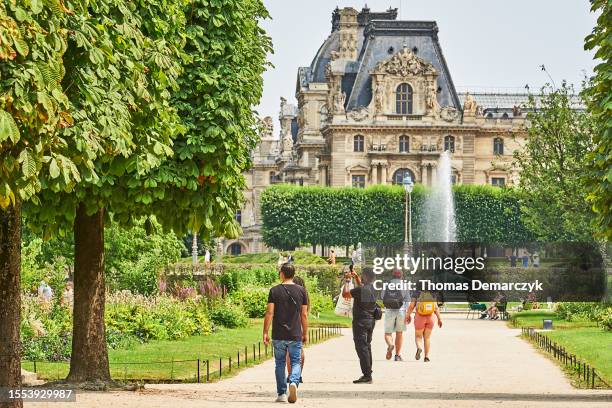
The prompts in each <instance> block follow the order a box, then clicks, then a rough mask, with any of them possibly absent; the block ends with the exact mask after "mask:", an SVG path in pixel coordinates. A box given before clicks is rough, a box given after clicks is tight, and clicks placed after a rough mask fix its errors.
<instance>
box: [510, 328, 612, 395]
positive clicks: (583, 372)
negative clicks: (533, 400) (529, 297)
mask: <svg viewBox="0 0 612 408" xmlns="http://www.w3.org/2000/svg"><path fill="white" fill-rule="evenodd" d="M521 331H522V335H523V337H527V338H529V340H531V341H532V342H534V343H535V344H536V345H537V346H538V347H539V348H540V349H542V350H544V351H546V352H547V353H549V354H550V355H552V357H553V358H555V359H556V360H557V361H559V362H560V363H561V364H563V365H564V366H565V367H566V368H567V369H568V370H570V371H572V372H574V373H575V374H576V375H577V376H578V381H579V383H580V384H583V385H585V386H586V387H587V388H611V387H610V384H608V383H607V382H606V381H605V380H604V379H603V378H601V376H600V374H599V373H598V372H597V371H596V370H595V367H592V366H591V365H590V364H589V363H587V362H585V361H583V360H581V359H580V358H579V357H578V356H576V355H575V354H573V353H570V352H568V351H567V350H566V349H565V347H563V346H561V345H559V344H557V343H556V342H554V341H552V340H551V339H550V338H549V337H548V336H546V335H545V334H543V333H542V332H539V331H536V330H535V329H534V328H532V327H522V328H521Z"/></svg>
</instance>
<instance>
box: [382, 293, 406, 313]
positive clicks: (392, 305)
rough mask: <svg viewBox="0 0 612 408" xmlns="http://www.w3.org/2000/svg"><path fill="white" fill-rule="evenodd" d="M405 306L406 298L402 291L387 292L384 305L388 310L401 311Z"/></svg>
mask: <svg viewBox="0 0 612 408" xmlns="http://www.w3.org/2000/svg"><path fill="white" fill-rule="evenodd" d="M403 304H404V296H403V295H402V291H401V290H397V289H396V290H385V296H383V305H385V307H386V308H387V309H401V308H402V305H403Z"/></svg>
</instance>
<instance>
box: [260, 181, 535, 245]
mask: <svg viewBox="0 0 612 408" xmlns="http://www.w3.org/2000/svg"><path fill="white" fill-rule="evenodd" d="M429 193H430V192H429V190H428V189H426V188H425V187H423V186H416V187H415V189H414V191H413V192H412V227H413V239H414V240H415V241H423V237H424V227H425V226H424V214H423V208H424V205H425V200H426V198H427V195H428V194H429ZM454 193H455V208H456V224H457V240H458V241H460V242H475V243H478V242H480V243H485V242H486V243H500V244H513V243H519V242H527V241H530V240H533V236H532V234H531V233H530V231H529V230H528V229H527V227H526V226H525V224H524V223H523V222H522V221H521V211H520V205H519V200H518V193H517V192H516V191H515V190H512V189H505V188H495V187H491V186H467V185H462V186H455V187H454ZM261 213H262V218H263V239H264V241H265V243H266V244H267V245H268V246H271V247H274V248H281V249H289V248H294V247H298V246H303V245H309V244H315V243H316V244H324V245H352V244H356V243H357V242H362V243H369V244H382V245H392V244H397V243H400V242H402V240H403V231H404V190H403V188H402V187H401V186H381V185H378V186H372V187H369V188H365V189H361V188H348V187H347V188H330V187H310V186H309V187H300V186H292V185H277V186H271V187H269V188H268V189H266V190H265V191H264V192H263V193H262V196H261Z"/></svg>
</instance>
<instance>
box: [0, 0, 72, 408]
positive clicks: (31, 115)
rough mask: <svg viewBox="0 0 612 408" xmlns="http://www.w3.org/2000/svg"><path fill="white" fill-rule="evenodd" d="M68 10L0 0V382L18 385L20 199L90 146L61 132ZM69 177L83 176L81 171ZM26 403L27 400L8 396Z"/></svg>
mask: <svg viewBox="0 0 612 408" xmlns="http://www.w3.org/2000/svg"><path fill="white" fill-rule="evenodd" d="M66 17H67V14H66V10H65V9H64V8H63V7H62V6H61V5H60V3H59V2H48V3H45V4H43V3H41V2H30V1H17V0H15V1H11V2H2V3H1V4H0V386H2V387H11V388H15V387H19V386H20V384H21V362H20V356H19V346H18V345H19V339H20V336H19V324H20V305H21V301H20V270H21V265H20V264H21V207H22V203H23V202H25V201H27V200H30V199H33V198H34V199H35V198H36V197H35V196H34V194H35V193H36V192H37V191H38V190H39V189H40V187H41V184H40V182H39V179H38V177H39V176H40V175H41V174H45V173H48V172H50V171H54V169H52V163H54V162H56V161H57V160H58V159H60V158H61V159H63V160H64V161H65V162H66V165H67V166H69V167H71V166H72V165H73V164H74V161H78V160H82V159H83V154H84V152H76V154H74V155H72V156H71V157H69V156H67V155H66V153H65V152H64V147H65V144H66V139H65V138H64V137H62V136H61V135H60V133H59V130H60V129H61V128H65V127H67V126H70V124H71V123H72V121H73V120H72V117H71V115H70V113H69V103H68V100H67V98H66V95H65V94H64V92H63V90H62V87H61V85H60V81H61V80H62V77H63V75H64V66H63V63H62V54H63V53H64V51H65V50H66V36H67V32H66V30H65V19H66ZM66 179H67V180H68V181H75V180H78V179H79V175H78V173H76V172H72V171H71V172H69V173H68V174H66ZM3 404H5V405H4V406H15V407H17V406H21V402H18V401H16V402H13V403H3Z"/></svg>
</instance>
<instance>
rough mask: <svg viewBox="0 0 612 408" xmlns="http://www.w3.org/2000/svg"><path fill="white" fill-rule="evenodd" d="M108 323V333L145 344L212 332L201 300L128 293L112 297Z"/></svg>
mask: <svg viewBox="0 0 612 408" xmlns="http://www.w3.org/2000/svg"><path fill="white" fill-rule="evenodd" d="M105 320H106V325H107V328H108V330H111V331H116V332H118V333H122V334H126V335H130V336H134V337H135V338H137V339H139V340H140V341H143V342H144V341H149V340H175V339H180V338H185V337H187V336H193V335H198V334H199V335H202V334H208V333H210V332H211V329H212V325H211V322H210V319H209V318H208V316H207V309H206V304H205V303H203V302H201V301H200V300H199V299H193V298H190V299H187V300H185V301H181V300H179V299H175V298H171V297H168V296H163V295H162V296H155V297H149V298H147V297H144V296H142V295H133V294H131V293H129V292H127V291H123V292H119V293H115V294H112V295H110V296H109V299H108V301H107V305H106V316H105Z"/></svg>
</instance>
